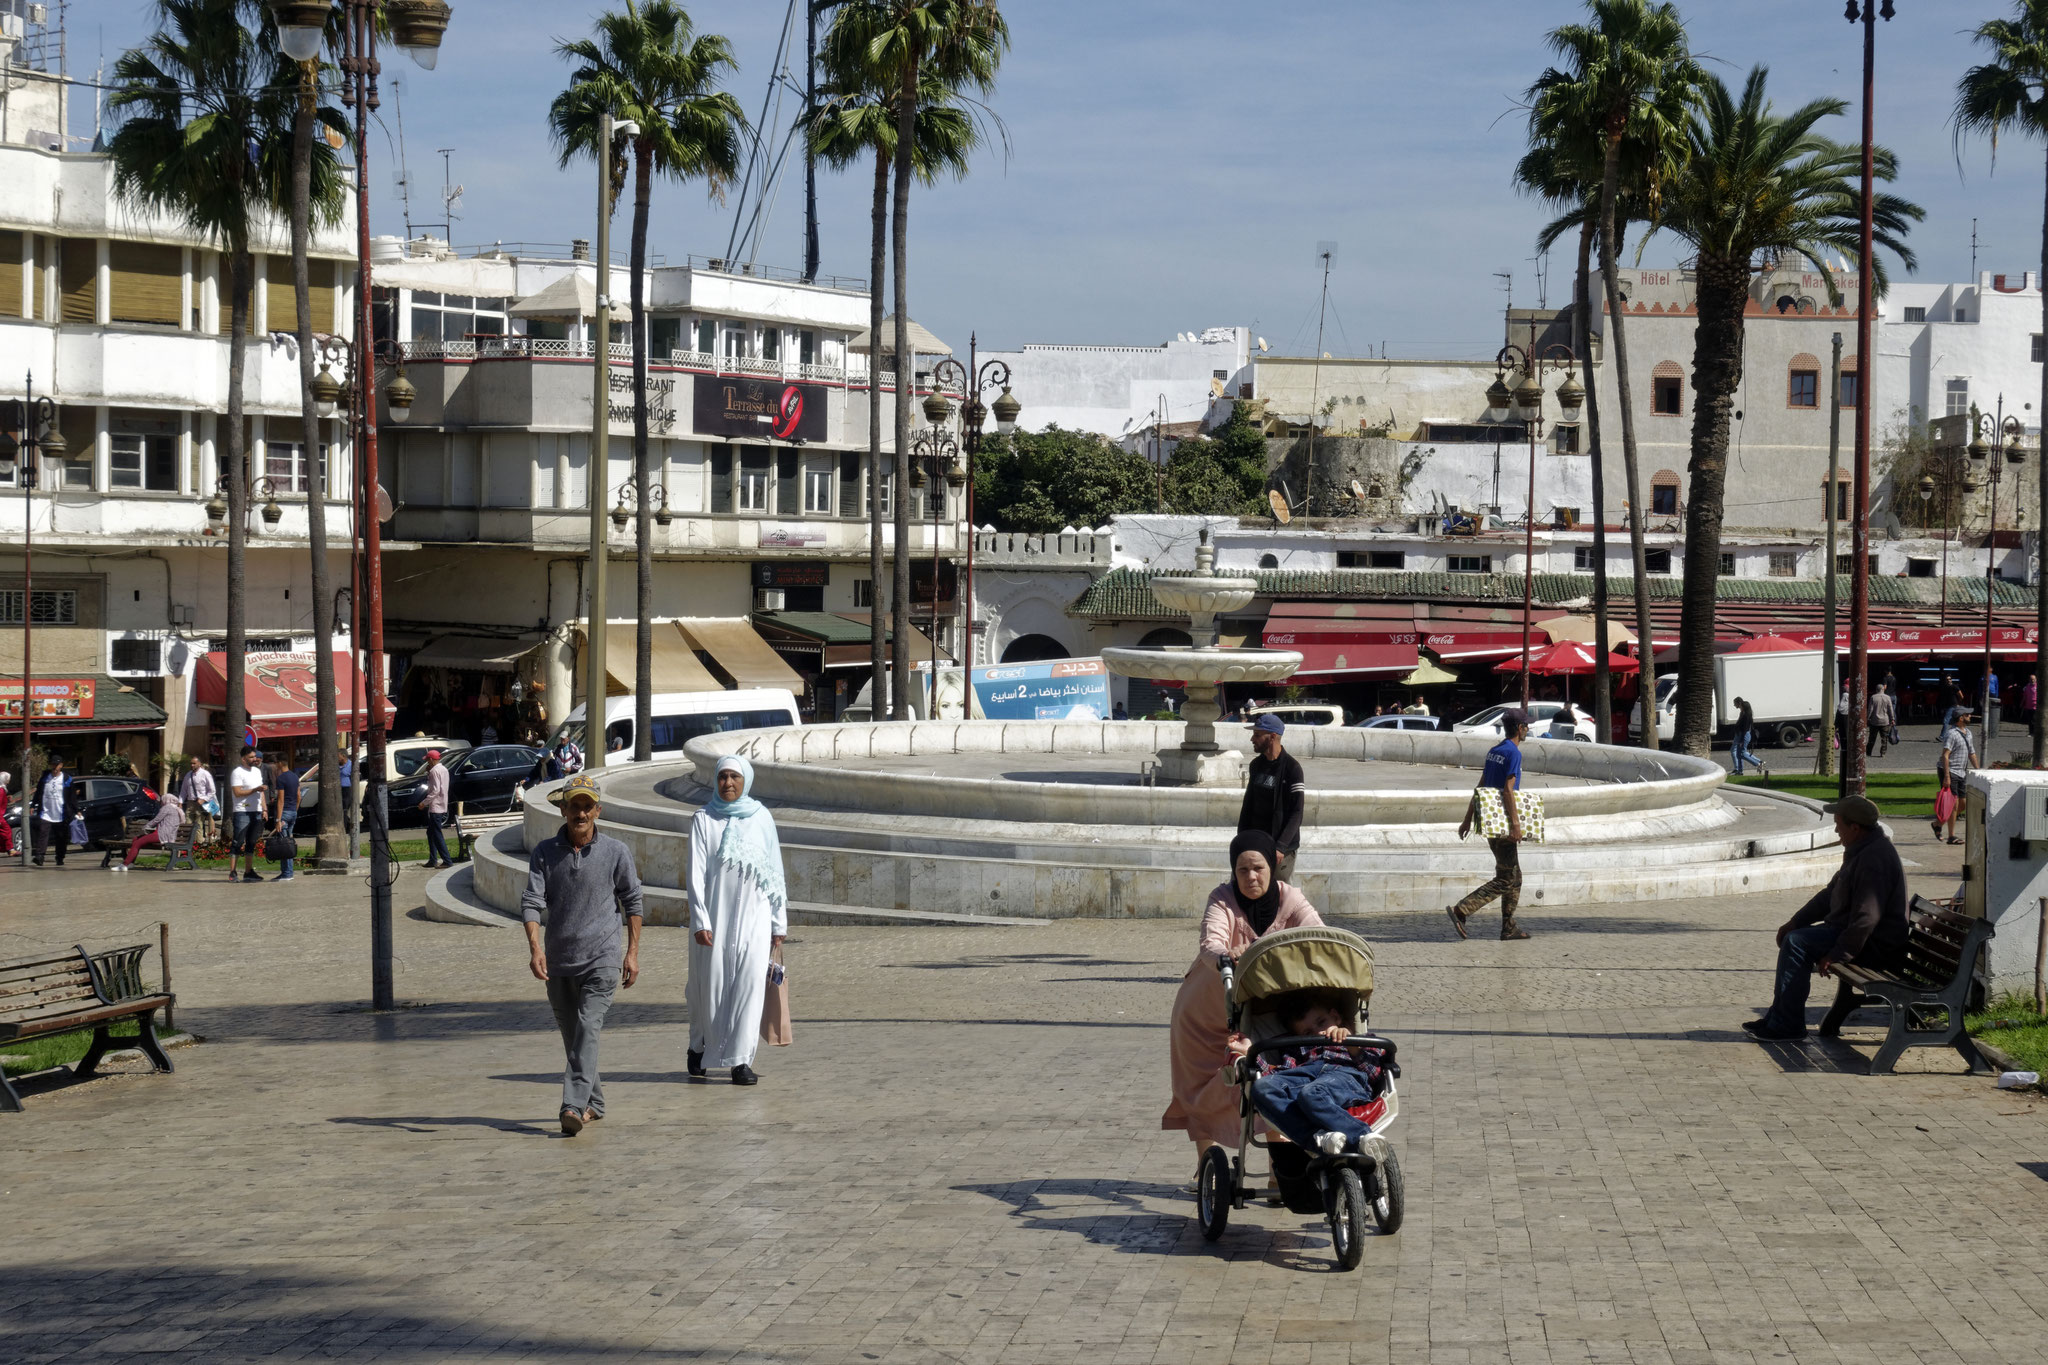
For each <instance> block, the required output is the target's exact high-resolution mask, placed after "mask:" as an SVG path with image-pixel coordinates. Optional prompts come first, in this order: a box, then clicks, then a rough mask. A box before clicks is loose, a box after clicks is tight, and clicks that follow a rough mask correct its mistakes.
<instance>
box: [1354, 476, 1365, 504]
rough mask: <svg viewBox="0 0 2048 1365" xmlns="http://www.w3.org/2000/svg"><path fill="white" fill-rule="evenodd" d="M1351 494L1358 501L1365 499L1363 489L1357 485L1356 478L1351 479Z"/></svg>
mask: <svg viewBox="0 0 2048 1365" xmlns="http://www.w3.org/2000/svg"><path fill="white" fill-rule="evenodd" d="M1351 496H1352V497H1354V498H1357V499H1358V500H1359V501H1360V502H1364V501H1365V490H1364V489H1363V488H1361V487H1359V486H1358V480H1356V479H1353V480H1352V481H1351Z"/></svg>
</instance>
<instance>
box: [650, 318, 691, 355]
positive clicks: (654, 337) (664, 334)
mask: <svg viewBox="0 0 2048 1365" xmlns="http://www.w3.org/2000/svg"><path fill="white" fill-rule="evenodd" d="M682 349H683V320H682V319H681V318H677V317H667V318H649V319H648V321H647V354H648V355H649V356H650V357H651V358H653V359H655V360H667V359H668V358H669V356H671V355H672V354H674V353H675V352H677V351H680V350H682Z"/></svg>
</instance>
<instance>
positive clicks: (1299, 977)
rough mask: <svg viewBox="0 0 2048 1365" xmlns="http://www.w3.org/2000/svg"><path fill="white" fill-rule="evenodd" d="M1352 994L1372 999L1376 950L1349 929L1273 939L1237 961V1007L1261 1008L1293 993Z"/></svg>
mask: <svg viewBox="0 0 2048 1365" xmlns="http://www.w3.org/2000/svg"><path fill="white" fill-rule="evenodd" d="M1305 990H1334V991H1347V992H1350V993H1352V994H1355V995H1356V996H1357V997H1358V1003H1359V1007H1360V1008H1361V1009H1362V1008H1363V1007H1364V1006H1365V1005H1366V1004H1368V1003H1369V1002H1370V1001H1371V1000H1372V948H1371V947H1370V946H1369V945H1368V944H1367V943H1366V941H1365V940H1364V939H1362V938H1360V937H1359V936H1358V935H1356V934H1354V933H1352V932H1351V931H1350V930H1348V929H1333V928H1331V927H1329V926H1328V925H1311V926H1309V927H1308V928H1305V929H1282V930H1281V931H1280V932H1279V933H1277V934H1267V935H1266V936H1265V937H1264V938H1261V939H1259V940H1258V941H1257V942H1255V943H1253V944H1252V946H1251V947H1249V948H1247V949H1245V950H1244V955H1243V956H1242V957H1240V958H1238V960H1237V973H1236V981H1235V983H1234V991H1233V993H1234V995H1235V996H1236V999H1235V1001H1234V1003H1235V1004H1237V1005H1239V1006H1241V1007H1255V1006H1257V1005H1259V1004H1260V1003H1261V1002H1263V1001H1268V1000H1271V999H1273V998H1274V997H1276V996H1281V995H1286V994H1288V993H1289V992H1291V991H1305Z"/></svg>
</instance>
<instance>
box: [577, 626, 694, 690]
mask: <svg viewBox="0 0 2048 1365" xmlns="http://www.w3.org/2000/svg"><path fill="white" fill-rule="evenodd" d="M638 636H639V627H638V626H635V625H609V626H606V627H605V629H604V676H605V689H604V691H605V695H606V696H608V697H630V696H632V695H633V681H634V675H635V674H636V672H637V671H638V669H637V666H636V662H635V661H636V658H637V651H638V649H639V642H638ZM585 637H586V632H585V631H584V628H583V627H582V626H578V627H576V695H578V696H579V697H580V696H582V695H583V661H584V659H585V658H587V657H588V656H589V655H588V643H589V642H588V640H587V639H586V638H585ZM653 665H654V690H655V691H656V692H723V691H725V690H726V689H725V684H724V683H722V682H720V681H719V680H718V679H716V678H714V677H712V676H711V670H710V669H708V668H706V667H704V665H703V664H702V663H700V662H699V661H698V659H697V656H696V654H695V653H694V652H692V651H691V649H690V642H689V641H688V640H685V639H684V638H683V633H682V632H681V631H679V630H677V629H676V628H675V627H674V626H673V625H672V624H669V623H667V622H656V623H655V626H654V649H653Z"/></svg>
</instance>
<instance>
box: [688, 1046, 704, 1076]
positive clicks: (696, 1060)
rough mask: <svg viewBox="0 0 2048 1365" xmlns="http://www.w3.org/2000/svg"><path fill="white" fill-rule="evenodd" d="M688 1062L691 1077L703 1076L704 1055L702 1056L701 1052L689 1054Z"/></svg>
mask: <svg viewBox="0 0 2048 1365" xmlns="http://www.w3.org/2000/svg"><path fill="white" fill-rule="evenodd" d="M689 1062H690V1074H691V1075H692V1076H701V1075H703V1074H704V1054H703V1053H701V1052H692V1053H691V1054H689Z"/></svg>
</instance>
